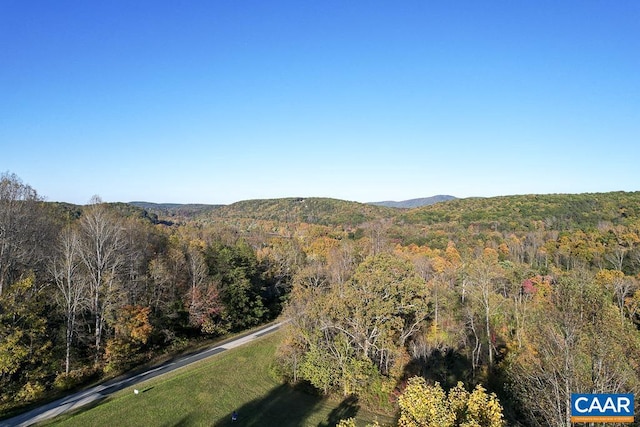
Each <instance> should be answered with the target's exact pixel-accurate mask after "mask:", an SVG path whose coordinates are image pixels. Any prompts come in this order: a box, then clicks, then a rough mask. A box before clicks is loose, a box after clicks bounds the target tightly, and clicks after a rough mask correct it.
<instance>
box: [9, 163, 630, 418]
mask: <svg viewBox="0 0 640 427" xmlns="http://www.w3.org/2000/svg"><path fill="white" fill-rule="evenodd" d="M639 214H640V192H631V193H629V192H611V193H593V194H553V195H520V196H504V197H493V198H468V199H454V200H448V201H444V202H440V203H436V204H433V205H430V206H423V207H418V208H412V209H401V208H391V207H384V206H374V205H368V204H362V203H356V202H348V201H342V200H335V199H323V198H288V199H274V200H251V201H243V202H238V203H235V204H232V205H228V206H210V207H207V206H203V205H198V207H197V208H193V209H184V208H180V207H176V208H175V209H171V208H167V207H163V208H162V209H158V210H154V207H153V205H148V206H145V207H141V206H140V205H137V204H126V203H103V202H102V201H101V200H100V198H99V197H98V196H95V197H94V198H93V199H92V200H91V201H90V203H88V204H87V205H83V206H77V205H71V204H66V203H57V202H47V201H45V200H44V198H43V197H42V196H41V195H39V194H38V193H37V191H36V190H35V189H33V188H31V187H30V186H29V185H28V184H26V183H24V182H22V180H21V179H20V178H19V177H17V176H16V175H15V174H10V173H4V174H2V175H0V414H4V415H5V416H6V415H8V414H13V413H15V411H16V410H19V408H21V407H24V406H25V405H29V404H33V403H34V402H39V401H42V400H43V399H47V398H48V397H49V396H51V395H52V394H55V393H62V392H64V391H66V390H72V389H74V388H77V387H79V386H82V385H83V384H87V383H90V382H92V381H96V380H98V379H100V378H106V377H109V376H111V375H115V374H118V373H121V372H123V371H125V370H128V369H131V368H133V367H135V366H138V365H140V364H142V363H145V362H148V361H149V360H152V359H153V358H154V357H157V356H158V355H161V354H167V353H171V352H177V351H180V350H181V349H185V348H188V347H189V346H191V345H193V344H194V343H195V342H198V341H199V340H204V339H210V338H213V337H217V336H223V335H225V334H229V333H232V332H237V331H242V330H245V329H247V328H251V327H253V326H256V325H260V324H263V323H266V322H268V321H270V320H273V319H275V318H277V317H279V316H280V317H282V318H288V319H290V322H289V324H288V325H287V327H286V328H285V329H284V330H283V332H282V342H281V343H280V346H279V348H278V351H277V354H276V357H275V360H274V372H276V373H277V375H279V376H280V377H281V378H282V380H283V381H287V382H289V383H291V384H297V385H298V386H302V387H306V388H307V389H309V390H311V391H313V392H314V393H319V394H324V395H338V396H356V397H357V398H358V399H359V401H360V402H361V404H363V405H366V406H367V407H369V408H372V409H375V410H378V411H381V412H385V413H391V414H396V415H397V420H398V424H399V425H401V426H500V425H521V426H569V425H571V424H570V421H569V415H570V405H569V400H570V395H571V393H574V392H580V393H636V394H638V392H640V286H639V283H638V281H639V280H640V216H639ZM0 416H1V415H0ZM352 423H353V420H344V421H343V422H342V423H341V425H352Z"/></svg>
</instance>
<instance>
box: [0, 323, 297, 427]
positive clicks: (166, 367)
mask: <svg viewBox="0 0 640 427" xmlns="http://www.w3.org/2000/svg"><path fill="white" fill-rule="evenodd" d="M286 322H287V321H286V320H285V321H282V322H278V323H275V324H272V325H269V326H265V327H264V328H261V329H258V330H257V331H254V332H251V333H250V334H247V335H245V336H242V337H240V338H236V339H233V340H231V341H227V342H225V343H223V344H219V345H216V346H214V347H211V348H208V349H206V350H203V351H200V352H198V353H194V354H190V355H188V356H185V357H182V358H180V359H177V360H173V361H170V362H167V363H164V364H162V365H160V366H157V367H155V368H152V369H149V370H147V371H145V372H142V373H139V374H135V375H131V376H125V377H124V378H122V377H119V378H116V379H114V380H110V381H107V382H104V383H102V384H99V385H97V386H94V387H91V388H89V389H87V390H83V391H80V392H78V393H74V394H71V395H69V396H66V397H63V398H61V399H58V400H56V401H54V402H50V403H47V404H46V405H43V406H40V407H38V408H35V409H32V410H30V411H28V412H25V413H24V414H20V415H18V416H16V417H13V418H8V419H6V420H0V427H14V426H16V427H25V426H30V425H33V424H36V423H39V422H41V421H44V420H48V419H51V418H54V417H57V416H58V415H60V414H64V413H65V412H68V411H71V410H74V409H78V408H80V407H82V406H84V405H86V404H89V403H91V402H95V401H98V400H101V399H104V398H106V397H108V396H109V395H111V394H113V393H115V392H117V391H119V390H122V389H124V388H126V387H130V386H132V385H134V384H139V383H141V382H143V381H147V380H149V379H151V378H155V377H158V376H160V375H164V374H166V373H168V372H171V371H175V370H176V369H180V368H183V367H185V366H187V365H189V364H191V363H194V362H197V361H199V360H203V359H206V358H208V357H211V356H213V355H214V354H218V353H222V352H223V351H225V350H230V349H232V348H236V347H239V346H241V345H243V344H246V343H248V342H250V341H253V340H254V339H256V338H258V337H262V336H264V335H267V334H270V333H272V332H274V331H276V330H278V329H279V328H280V326H282V325H283V324H285V323H286Z"/></svg>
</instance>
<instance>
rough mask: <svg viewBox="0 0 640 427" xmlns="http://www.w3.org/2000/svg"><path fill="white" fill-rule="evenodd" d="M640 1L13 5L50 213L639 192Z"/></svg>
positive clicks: (28, 159) (9, 79)
mask: <svg viewBox="0 0 640 427" xmlns="http://www.w3.org/2000/svg"><path fill="white" fill-rule="evenodd" d="M639 23H640V2H638V1H637V0H627V1H625V0H616V1H604V0H599V1H591V0H580V1H563V2H558V1H545V0H536V1H507V0H505V1H424V0H423V1H402V2H391V1H355V0H354V1H344V0H341V1H331V0H328V1H320V2H306V1H244V0H225V1H214V0H207V1H188V2H168V1H161V0H155V1H134V2H131V1H115V0H110V1H102V2H99V1H90V2H88V1H64V0H61V1H55V2H51V1H48V0H37V1H36V0H34V1H31V0H0V41H1V43H0V172H7V171H8V172H11V173H15V174H17V175H18V176H19V177H20V178H21V179H22V180H23V181H24V182H25V183H28V184H29V185H31V186H32V187H34V188H35V189H36V190H37V191H38V193H39V194H40V195H42V196H44V197H45V198H46V199H47V200H51V201H66V202H71V203H79V204H84V203H86V202H88V201H89V199H90V198H91V196H92V195H94V194H97V195H99V196H101V197H102V198H103V199H104V200H105V201H133V200H145V201H153V202H176V203H232V202H234V201H238V200H245V199H254V198H273V197H288V196H302V197H312V196H322V197H335V198H340V199H345V200H355V201H360V202H367V201H378V200H404V199H410V198H417V197H426V196H431V195H435V194H451V195H454V196H457V197H471V196H497V195H508V194H529V193H538V194H543V193H583V192H603V191H616V190H625V191H637V190H640V171H638V169H637V163H638V159H640V25H639Z"/></svg>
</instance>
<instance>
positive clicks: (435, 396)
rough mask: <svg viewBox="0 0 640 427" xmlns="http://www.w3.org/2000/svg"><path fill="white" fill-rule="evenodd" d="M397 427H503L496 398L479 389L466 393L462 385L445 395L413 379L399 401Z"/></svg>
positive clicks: (500, 409) (434, 387) (433, 387)
mask: <svg viewBox="0 0 640 427" xmlns="http://www.w3.org/2000/svg"><path fill="white" fill-rule="evenodd" d="M398 404H399V406H400V418H399V420H398V425H399V426H400V427H502V426H503V425H504V422H503V415H502V406H501V405H500V402H499V401H498V398H497V397H496V395H495V394H493V393H491V394H489V393H487V391H486V390H485V389H484V388H483V387H482V386H480V385H478V386H476V388H475V389H474V390H473V392H471V393H469V392H468V391H467V390H466V389H465V388H464V385H463V384H462V382H458V384H457V385H456V386H455V387H454V388H452V389H451V390H449V393H445V391H444V390H443V389H442V387H441V386H440V384H439V383H435V384H434V385H432V386H430V385H427V382H426V381H425V379H424V378H422V377H413V378H410V379H409V381H408V385H407V388H406V389H405V391H404V393H403V394H402V395H401V396H400V398H399V400H398Z"/></svg>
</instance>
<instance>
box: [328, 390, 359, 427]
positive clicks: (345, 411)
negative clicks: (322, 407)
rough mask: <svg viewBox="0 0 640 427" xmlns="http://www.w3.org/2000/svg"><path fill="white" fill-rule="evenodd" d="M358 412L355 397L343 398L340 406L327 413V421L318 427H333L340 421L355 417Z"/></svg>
mask: <svg viewBox="0 0 640 427" xmlns="http://www.w3.org/2000/svg"><path fill="white" fill-rule="evenodd" d="M359 410H360V405H358V398H357V397H356V396H348V397H345V398H344V400H343V401H342V402H340V405H338V406H337V407H336V408H334V409H333V410H332V411H331V412H330V413H329V417H328V419H327V421H326V422H322V423H320V424H318V427H335V426H336V425H337V424H338V423H339V422H340V420H344V419H346V418H352V417H355V416H356V415H357V414H358V411H359Z"/></svg>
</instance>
